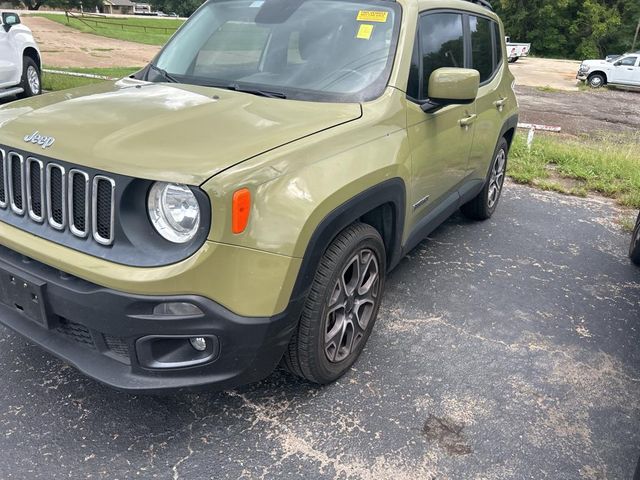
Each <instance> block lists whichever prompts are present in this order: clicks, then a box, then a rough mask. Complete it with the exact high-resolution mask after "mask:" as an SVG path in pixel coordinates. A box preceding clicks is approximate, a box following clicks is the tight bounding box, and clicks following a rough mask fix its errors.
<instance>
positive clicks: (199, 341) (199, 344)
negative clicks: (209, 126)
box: [189, 337, 207, 352]
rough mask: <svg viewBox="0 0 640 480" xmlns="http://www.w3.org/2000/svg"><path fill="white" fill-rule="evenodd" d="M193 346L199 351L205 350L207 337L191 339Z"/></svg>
mask: <svg viewBox="0 0 640 480" xmlns="http://www.w3.org/2000/svg"><path fill="white" fill-rule="evenodd" d="M189 342H190V343H191V346H192V347H193V348H194V349H195V350H197V351H198V352H204V351H205V350H206V349H207V339H206V338H202V337H193V338H190V339H189Z"/></svg>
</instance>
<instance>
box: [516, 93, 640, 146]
mask: <svg viewBox="0 0 640 480" xmlns="http://www.w3.org/2000/svg"><path fill="white" fill-rule="evenodd" d="M516 94H517V95H518V103H519V104H520V121H521V122H529V123H539V124H544V125H555V126H560V127H562V131H563V133H569V134H572V135H588V136H602V135H609V134H611V133H613V134H622V135H623V138H624V139H625V140H628V139H635V140H636V141H637V142H638V143H640V133H639V132H640V92H632V91H624V90H615V89H606V88H602V89H599V90H591V89H589V90H585V91H581V92H563V91H555V92H554V91H551V92H548V91H547V92H545V91H541V90H540V89H538V88H533V87H527V86H521V85H519V86H517V87H516ZM609 137H610V135H609ZM609 140H611V138H609Z"/></svg>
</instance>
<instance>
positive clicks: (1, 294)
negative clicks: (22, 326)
mask: <svg viewBox="0 0 640 480" xmlns="http://www.w3.org/2000/svg"><path fill="white" fill-rule="evenodd" d="M12 270H13V269H10V268H6V267H0V303H3V304H4V305H6V306H7V307H9V308H11V309H13V310H15V311H17V312H18V313H20V314H22V315H23V316H25V317H26V318H28V319H29V320H31V321H33V322H35V323H37V324H38V325H40V326H42V327H45V328H49V320H48V315H47V308H46V301H45V290H46V286H47V284H46V282H44V281H42V280H40V279H38V278H35V277H32V276H31V275H25V274H24V273H17V272H14V271H12Z"/></svg>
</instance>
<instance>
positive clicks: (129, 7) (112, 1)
mask: <svg viewBox="0 0 640 480" xmlns="http://www.w3.org/2000/svg"><path fill="white" fill-rule="evenodd" d="M135 8H136V3H134V2H132V1H131V0H104V13H110V14H113V13H118V14H121V15H133V14H134V13H135Z"/></svg>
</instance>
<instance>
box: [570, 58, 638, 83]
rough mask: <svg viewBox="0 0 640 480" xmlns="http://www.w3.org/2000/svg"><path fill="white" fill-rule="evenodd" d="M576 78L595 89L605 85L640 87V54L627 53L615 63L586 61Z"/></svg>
mask: <svg viewBox="0 0 640 480" xmlns="http://www.w3.org/2000/svg"><path fill="white" fill-rule="evenodd" d="M576 78H577V79H578V80H581V81H583V82H587V83H588V84H589V85H590V86H591V87H593V88H600V87H601V86H603V85H619V86H626V87H640V53H627V54H624V55H622V56H620V57H619V58H616V59H615V60H614V61H613V62H608V61H606V60H585V61H583V62H582V63H581V64H580V67H579V69H578V75H577V77H576Z"/></svg>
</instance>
